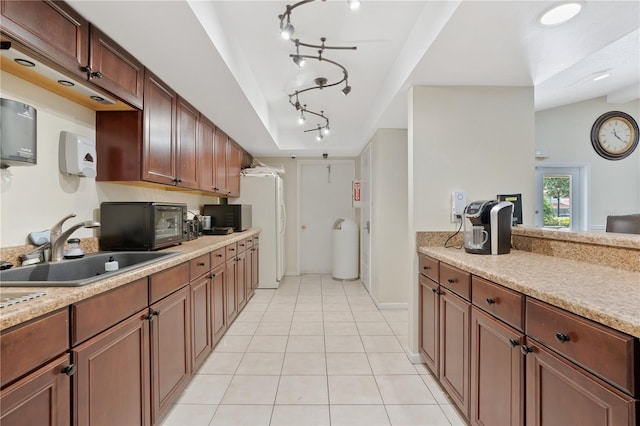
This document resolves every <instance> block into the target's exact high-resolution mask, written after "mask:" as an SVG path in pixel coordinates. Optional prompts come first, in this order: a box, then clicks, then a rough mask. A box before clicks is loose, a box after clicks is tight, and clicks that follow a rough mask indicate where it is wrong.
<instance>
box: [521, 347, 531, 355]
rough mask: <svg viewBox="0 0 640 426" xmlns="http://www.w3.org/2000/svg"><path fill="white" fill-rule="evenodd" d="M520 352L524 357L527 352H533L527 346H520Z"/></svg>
mask: <svg viewBox="0 0 640 426" xmlns="http://www.w3.org/2000/svg"><path fill="white" fill-rule="evenodd" d="M520 352H522V355H526V354H528V353H529V352H533V349H531V348H530V347H529V346H527V345H522V346H520Z"/></svg>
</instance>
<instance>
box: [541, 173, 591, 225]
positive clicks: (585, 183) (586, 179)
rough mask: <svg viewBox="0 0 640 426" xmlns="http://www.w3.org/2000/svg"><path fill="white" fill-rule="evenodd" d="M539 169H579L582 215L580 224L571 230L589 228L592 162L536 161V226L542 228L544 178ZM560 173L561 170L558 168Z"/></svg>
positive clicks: (580, 208)
mask: <svg viewBox="0 0 640 426" xmlns="http://www.w3.org/2000/svg"><path fill="white" fill-rule="evenodd" d="M539 169H578V170H579V172H580V189H579V196H580V206H579V207H578V209H579V210H578V213H579V215H580V226H578V227H576V228H573V227H572V228H571V231H587V230H589V219H590V218H589V191H590V188H591V164H589V163H564V162H559V163H550V162H546V161H536V163H535V186H536V191H535V211H536V215H535V227H536V228H542V227H543V226H542V211H543V201H542V196H541V195H542V179H541V176H540V173H541V172H539ZM558 172H559V173H560V170H558Z"/></svg>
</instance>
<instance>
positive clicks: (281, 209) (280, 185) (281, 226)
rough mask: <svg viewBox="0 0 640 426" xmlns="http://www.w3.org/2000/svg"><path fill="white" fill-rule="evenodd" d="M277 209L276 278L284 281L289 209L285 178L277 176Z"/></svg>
mask: <svg viewBox="0 0 640 426" xmlns="http://www.w3.org/2000/svg"><path fill="white" fill-rule="evenodd" d="M276 210H277V213H276V214H277V215H278V218H277V220H278V223H277V227H276V233H277V234H276V252H277V255H276V261H277V265H276V279H277V280H278V281H282V276H283V275H284V269H285V265H284V231H285V229H287V210H286V208H285V200H284V180H283V179H282V178H281V177H280V176H278V177H276Z"/></svg>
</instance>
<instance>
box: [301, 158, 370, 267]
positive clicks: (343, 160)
mask: <svg viewBox="0 0 640 426" xmlns="http://www.w3.org/2000/svg"><path fill="white" fill-rule="evenodd" d="M296 163H297V171H296V172H297V175H296V176H297V179H296V180H297V182H298V185H297V188H296V245H297V247H298V253H297V255H296V275H300V258H301V257H302V256H301V254H302V244H301V239H302V235H301V232H300V225H301V220H302V217H301V214H300V213H301V212H302V206H301V204H300V200H301V199H302V166H303V165H314V164H327V163H334V164H351V165H352V166H353V177H352V179H355V178H356V160H355V159H351V160H349V159H342V160H329V159H326V160H324V159H323V160H298V161H296ZM352 208H353V207H352ZM354 210H355V209H354ZM352 216H353V217H352V219H353V220H356V219H357V218H356V214H355V212H354V213H353V214H352ZM358 222H359V221H358ZM358 225H359V224H358ZM358 266H359V261H358Z"/></svg>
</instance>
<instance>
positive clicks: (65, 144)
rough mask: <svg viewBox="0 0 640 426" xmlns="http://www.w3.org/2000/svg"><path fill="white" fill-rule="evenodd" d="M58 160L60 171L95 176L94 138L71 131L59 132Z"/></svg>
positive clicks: (82, 175) (81, 175)
mask: <svg viewBox="0 0 640 426" xmlns="http://www.w3.org/2000/svg"><path fill="white" fill-rule="evenodd" d="M58 162H59V165H60V172H61V173H64V174H67V175H75V176H80V177H89V178H95V177H96V175H97V157H96V142H95V140H93V139H91V138H88V137H86V136H82V135H78V134H76V133H72V132H67V131H62V132H60V146H59V151H58Z"/></svg>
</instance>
